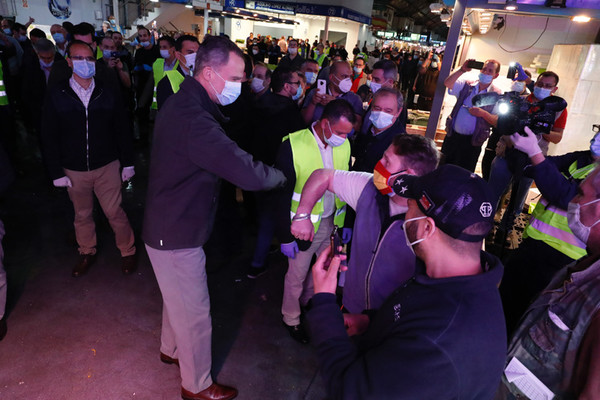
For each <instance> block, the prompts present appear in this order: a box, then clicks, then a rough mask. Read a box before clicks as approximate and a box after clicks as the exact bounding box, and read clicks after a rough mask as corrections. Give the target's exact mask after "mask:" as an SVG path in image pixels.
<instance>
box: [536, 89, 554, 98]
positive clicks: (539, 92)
mask: <svg viewBox="0 0 600 400" xmlns="http://www.w3.org/2000/svg"><path fill="white" fill-rule="evenodd" d="M550 92H552V89H545V88H541V87H539V86H536V87H535V88H533V95H534V96H535V98H536V99H538V100H544V99H545V98H546V97H548V96H550Z"/></svg>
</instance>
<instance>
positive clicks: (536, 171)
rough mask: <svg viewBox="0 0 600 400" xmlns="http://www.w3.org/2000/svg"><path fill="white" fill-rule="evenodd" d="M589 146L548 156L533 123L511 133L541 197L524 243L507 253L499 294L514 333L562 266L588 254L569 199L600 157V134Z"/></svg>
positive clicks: (508, 327)
mask: <svg viewBox="0 0 600 400" xmlns="http://www.w3.org/2000/svg"><path fill="white" fill-rule="evenodd" d="M598 130H599V129H598V128H597V126H596V128H595V132H597V133H596V135H595V136H594V137H593V138H592V140H591V141H590V149H589V150H586V151H575V152H572V153H567V154H564V155H561V156H555V157H545V156H544V154H543V153H542V149H541V148H540V145H539V141H538V138H537V137H536V136H535V135H534V134H533V132H532V131H531V130H529V128H525V131H526V133H527V135H526V136H521V135H519V134H514V135H512V136H511V138H512V140H513V142H514V146H515V148H516V149H518V150H519V151H522V152H523V153H525V154H527V156H528V157H529V158H530V160H531V165H530V166H528V167H527V168H526V169H525V171H524V174H525V176H526V177H527V178H524V179H530V178H533V179H535V183H536V186H537V187H538V189H539V190H540V192H541V193H542V196H543V197H542V198H541V199H540V200H539V202H538V204H537V205H536V207H535V209H534V210H533V213H532V215H531V220H530V222H529V225H528V226H527V228H525V233H524V235H523V238H524V239H523V242H522V243H521V245H520V246H519V248H518V249H517V250H516V251H515V252H514V253H513V254H512V255H511V257H509V258H508V260H507V264H506V270H505V273H504V278H503V280H502V284H501V285H500V295H501V296H502V302H503V305H504V313H505V315H506V326H507V329H508V332H509V333H510V332H511V331H512V329H513V328H514V327H515V326H516V324H517V322H518V321H519V319H520V317H521V315H522V314H523V313H524V312H525V310H526V308H527V306H528V305H529V303H530V302H531V300H533V298H534V297H535V296H536V295H537V294H538V293H539V292H540V291H541V290H542V289H543V288H544V287H546V285H547V284H548V283H549V282H550V279H551V278H552V276H553V275H554V273H556V272H557V271H558V270H559V269H560V268H562V267H563V266H565V265H567V264H569V263H571V262H573V261H574V260H578V259H580V258H581V257H583V256H585V255H586V246H585V243H583V242H582V241H581V240H579V239H578V238H577V237H576V236H575V235H574V234H573V232H571V230H570V229H569V228H568V224H567V214H568V211H567V209H568V204H569V201H571V200H572V199H573V198H574V197H575V195H576V194H577V192H578V189H579V184H580V182H581V181H582V180H583V179H584V178H586V177H587V176H588V175H589V174H590V173H591V172H592V170H593V169H594V167H595V166H596V162H597V161H598V160H599V159H600V133H598Z"/></svg>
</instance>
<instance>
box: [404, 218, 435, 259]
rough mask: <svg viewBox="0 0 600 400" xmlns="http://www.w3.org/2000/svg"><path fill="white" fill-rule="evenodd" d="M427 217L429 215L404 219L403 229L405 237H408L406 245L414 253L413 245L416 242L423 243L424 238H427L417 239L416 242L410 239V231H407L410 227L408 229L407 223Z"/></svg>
mask: <svg viewBox="0 0 600 400" xmlns="http://www.w3.org/2000/svg"><path fill="white" fill-rule="evenodd" d="M425 218H427V217H426V216H424V215H423V216H421V217H416V218H409V219H407V220H405V221H404V225H403V229H402V230H403V231H404V239H406V245H407V246H408V248H409V249H410V251H412V252H413V254H415V249H414V248H413V246H414V245H415V244H417V243H421V242H422V241H423V240H425V238H422V239H417V240H415V241H414V242H411V241H410V239H409V238H408V232H407V231H408V229H407V226H406V223H407V222H410V221H418V220H420V219H425ZM434 229H435V228H434Z"/></svg>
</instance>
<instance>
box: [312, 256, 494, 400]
mask: <svg viewBox="0 0 600 400" xmlns="http://www.w3.org/2000/svg"><path fill="white" fill-rule="evenodd" d="M481 261H482V268H483V270H484V272H483V273H481V274H479V275H471V276H459V277H452V278H444V279H432V278H430V277H428V276H427V275H426V274H425V272H424V271H423V267H422V265H420V266H418V267H417V270H418V272H417V274H416V275H415V278H414V279H411V280H410V281H408V282H407V283H406V284H404V285H403V286H401V287H400V288H398V289H397V290H396V291H395V292H394V293H393V294H392V295H391V296H390V297H389V298H388V300H387V301H386V302H385V304H384V305H383V306H382V307H381V308H380V309H379V311H378V312H377V313H376V314H375V315H374V316H373V317H372V318H371V322H370V324H369V327H368V329H367V331H366V332H365V333H364V334H363V335H362V336H360V337H359V338H358V339H359V340H358V341H357V342H355V341H353V340H352V339H351V338H350V337H348V335H347V334H346V330H345V328H344V323H343V317H342V313H341V311H340V310H339V307H338V306H337V304H336V302H335V296H334V295H333V294H329V293H319V294H316V295H315V296H314V297H313V300H312V301H313V307H312V309H311V310H310V312H309V314H308V322H309V327H310V332H311V337H312V340H313V343H314V345H315V346H316V348H317V352H318V356H319V359H320V363H321V371H322V373H323V375H324V380H325V382H326V384H327V389H328V394H329V396H330V398H332V399H360V400H365V399H378V400H381V399H395V400H398V399H420V400H423V399H436V400H439V399H481V400H489V399H491V398H492V397H493V395H494V393H495V391H496V389H497V388H498V385H499V383H500V377H501V375H502V370H503V367H504V360H505V357H506V328H505V325H504V315H503V312H502V304H501V301H500V295H499V294H498V289H497V285H498V283H499V282H500V279H501V277H502V271H503V268H502V264H501V263H500V260H498V259H497V258H496V257H494V256H492V255H490V254H488V253H485V252H481ZM355 343H358V344H355Z"/></svg>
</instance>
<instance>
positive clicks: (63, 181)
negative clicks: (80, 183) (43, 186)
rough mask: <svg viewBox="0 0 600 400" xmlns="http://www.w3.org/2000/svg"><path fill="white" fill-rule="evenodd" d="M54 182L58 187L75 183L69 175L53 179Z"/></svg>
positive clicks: (71, 185)
mask: <svg viewBox="0 0 600 400" xmlns="http://www.w3.org/2000/svg"><path fill="white" fill-rule="evenodd" d="M52 184H53V185H54V186H56V187H73V183H72V182H71V180H70V179H69V177H68V176H63V177H62V178H58V179H55V180H53V181H52Z"/></svg>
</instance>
